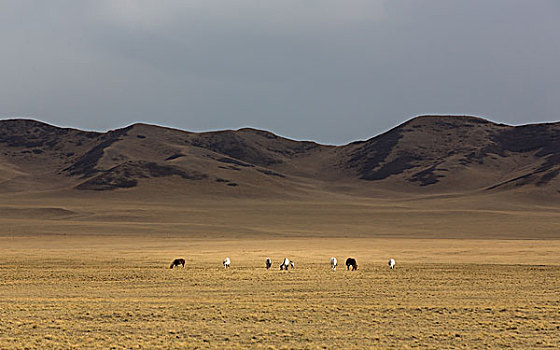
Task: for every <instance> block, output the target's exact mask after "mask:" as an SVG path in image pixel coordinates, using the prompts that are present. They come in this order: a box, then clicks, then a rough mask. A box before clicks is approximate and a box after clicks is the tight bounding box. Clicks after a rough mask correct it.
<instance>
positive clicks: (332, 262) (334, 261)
mask: <svg viewBox="0 0 560 350" xmlns="http://www.w3.org/2000/svg"><path fill="white" fill-rule="evenodd" d="M337 265H338V261H337V260H336V258H335V257H334V256H333V257H332V258H331V268H332V270H333V271H336V266H337Z"/></svg>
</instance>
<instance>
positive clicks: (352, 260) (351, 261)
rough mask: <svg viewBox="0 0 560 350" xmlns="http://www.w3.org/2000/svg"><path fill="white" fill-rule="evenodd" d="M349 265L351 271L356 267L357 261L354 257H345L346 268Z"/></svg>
mask: <svg viewBox="0 0 560 350" xmlns="http://www.w3.org/2000/svg"><path fill="white" fill-rule="evenodd" d="M350 266H352V271H354V270H357V269H358V262H357V261H356V259H355V258H348V259H346V270H350Z"/></svg>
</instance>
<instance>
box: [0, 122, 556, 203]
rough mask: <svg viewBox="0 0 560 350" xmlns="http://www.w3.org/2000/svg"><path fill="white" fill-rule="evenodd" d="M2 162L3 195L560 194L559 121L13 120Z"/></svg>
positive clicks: (0, 148)
mask: <svg viewBox="0 0 560 350" xmlns="http://www.w3.org/2000/svg"><path fill="white" fill-rule="evenodd" d="M0 160H1V163H0V193H1V192H17V191H26V190H36V191H40V190H47V189H48V190H51V189H66V190H70V191H109V190H111V191H114V190H118V191H123V190H124V191H130V190H136V191H137V190H142V189H143V188H148V187H150V186H158V184H159V185H161V186H158V187H157V188H158V190H162V191H165V190H168V191H177V190H180V189H185V188H188V191H189V192H191V193H195V192H200V193H206V192H211V193H215V194H221V195H229V194H233V195H244V194H248V193H270V194H279V193H283V192H290V191H292V192H298V191H305V190H310V189H313V190H321V191H342V192H344V191H346V192H348V193H351V194H356V195H361V194H365V193H367V192H368V190H369V189H371V188H375V189H383V190H391V191H401V192H411V193H447V192H453V193H458V192H463V191H511V190H517V189H520V188H522V189H523V191H528V192H531V191H539V192H543V191H544V192H545V193H550V194H551V195H554V196H558V193H559V190H560V180H559V177H558V175H559V174H560V123H551V124H534V125H525V126H518V127H512V126H507V125H503V124H495V123H492V122H489V121H487V120H483V119H480V118H475V117H455V116H422V117H417V118H414V119H412V120H410V121H408V122H406V123H404V124H402V125H400V126H398V127H396V128H394V129H392V130H390V131H388V132H386V133H384V134H382V135H379V136H376V137H374V138H372V139H369V140H367V141H359V142H354V143H351V144H348V145H344V146H326V145H319V144H316V143H314V142H304V141H294V140H289V139H286V138H282V137H279V136H277V135H274V134H272V133H270V132H266V131H260V130H255V129H249V128H246V129H240V130H236V131H232V130H227V131H218V132H206V133H192V132H185V131H181V130H175V129H169V128H163V127H159V126H153V125H146V124H134V125H131V126H128V127H126V128H123V129H118V130H113V131H109V132H106V133H97V132H86V131H80V130H75V129H67V128H58V127H55V126H51V125H48V124H45V123H41V122H37V121H33V120H23V119H12V120H1V121H0ZM162 184H163V185H162Z"/></svg>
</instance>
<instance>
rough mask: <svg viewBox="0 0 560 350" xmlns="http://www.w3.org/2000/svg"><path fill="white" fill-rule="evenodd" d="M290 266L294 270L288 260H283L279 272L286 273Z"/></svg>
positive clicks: (292, 263)
mask: <svg viewBox="0 0 560 350" xmlns="http://www.w3.org/2000/svg"><path fill="white" fill-rule="evenodd" d="M289 266H291V267H292V269H293V268H294V262H293V261H290V259H288V258H285V259H284V261H283V262H282V264H280V270H286V271H288V267H289Z"/></svg>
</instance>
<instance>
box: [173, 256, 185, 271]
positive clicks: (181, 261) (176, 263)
mask: <svg viewBox="0 0 560 350" xmlns="http://www.w3.org/2000/svg"><path fill="white" fill-rule="evenodd" d="M179 265H183V268H185V259H183V258H179V259H175V260H173V262H172V263H171V265H169V268H170V269H172V268H174V267H175V266H179Z"/></svg>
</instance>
